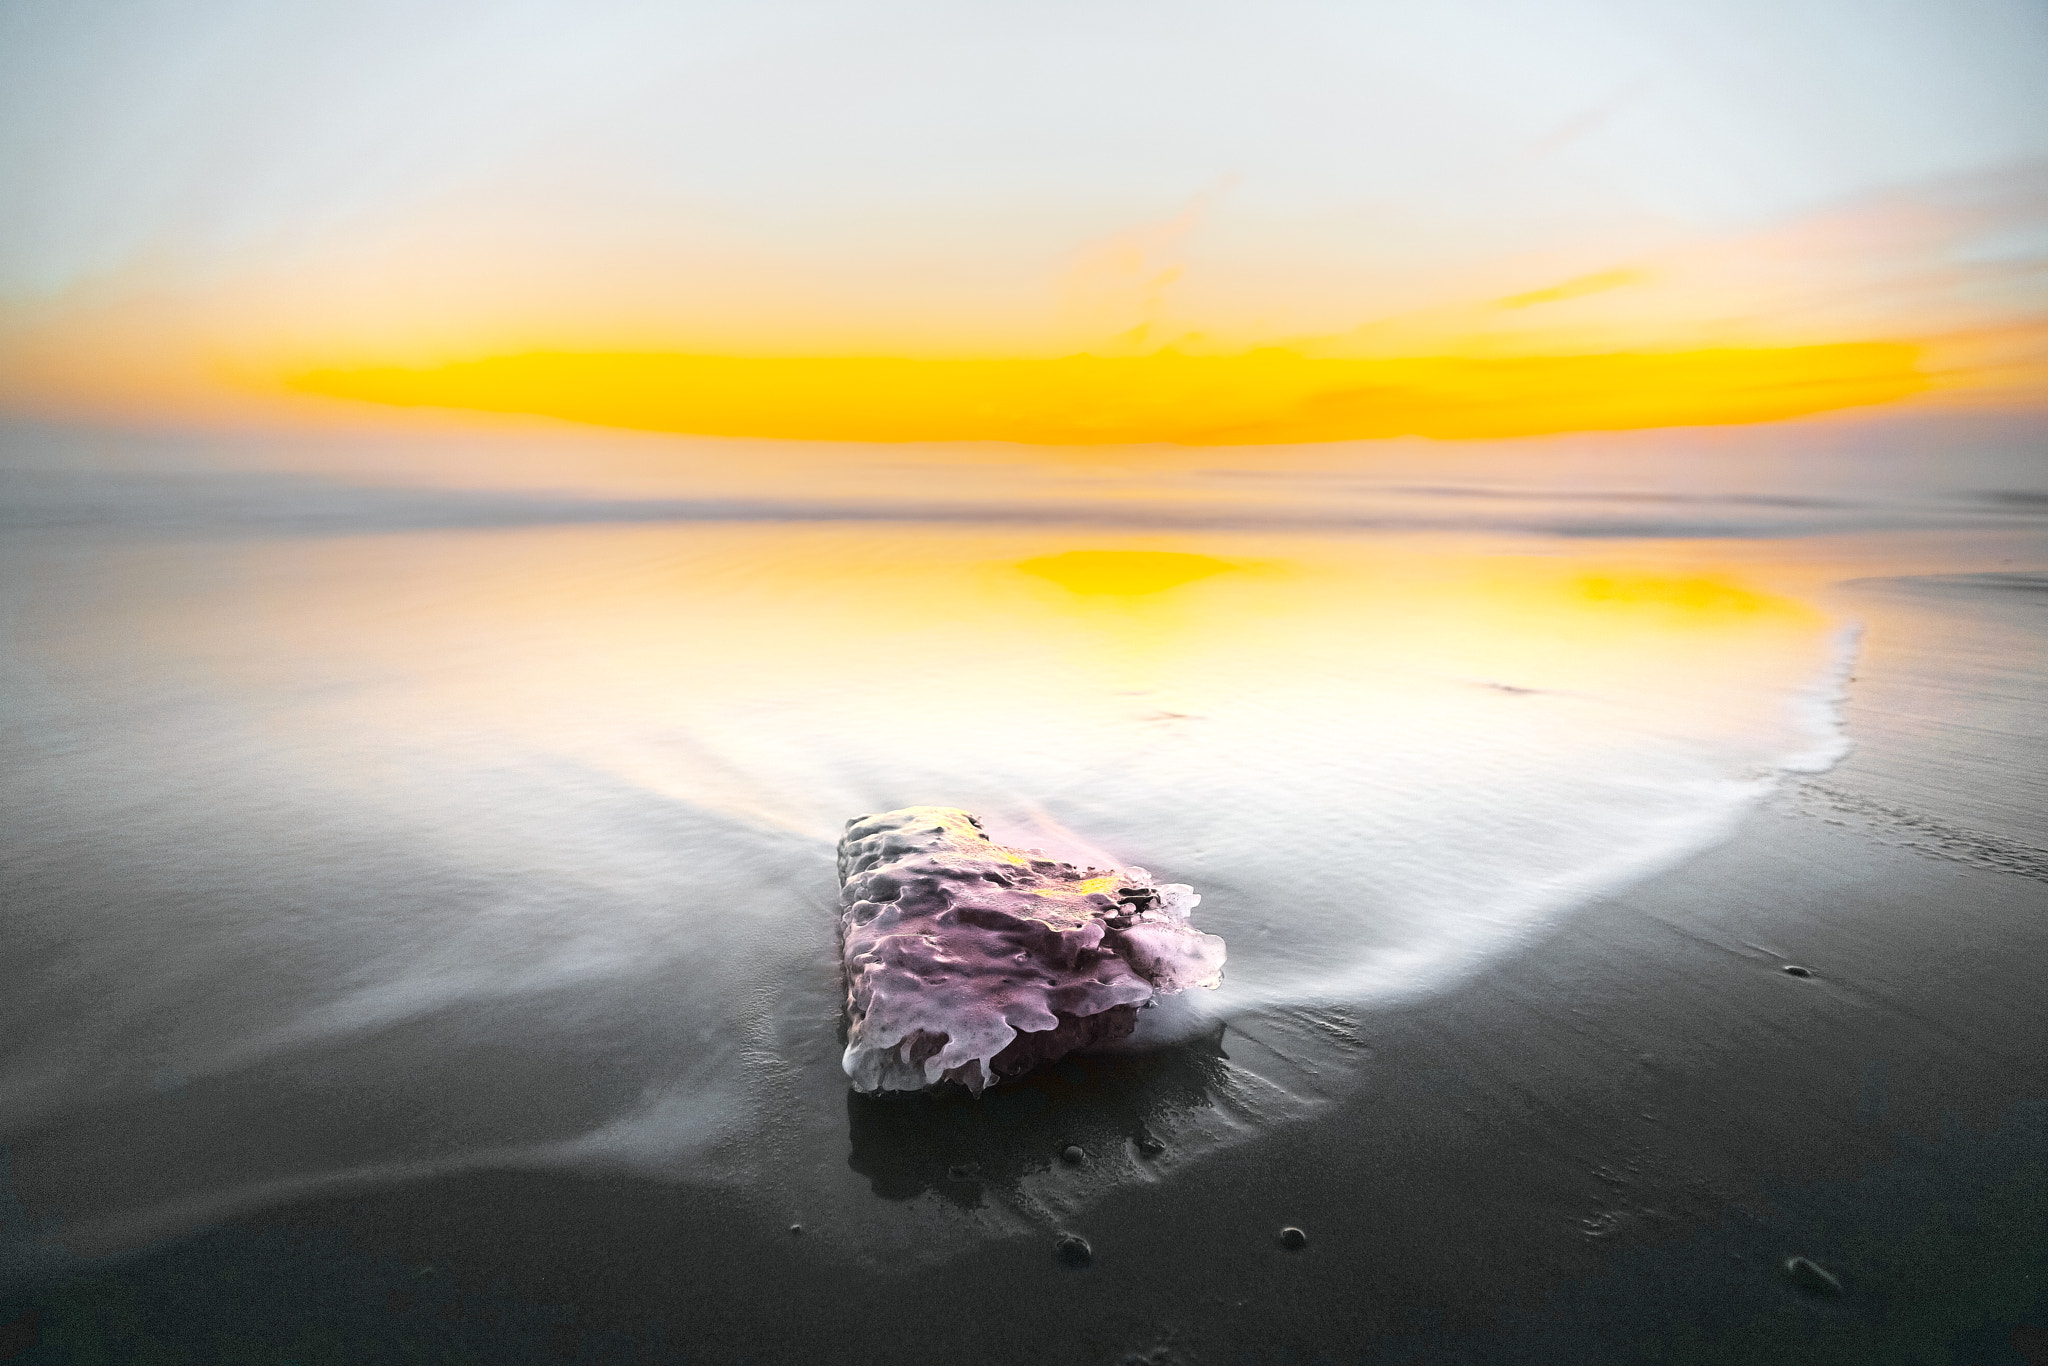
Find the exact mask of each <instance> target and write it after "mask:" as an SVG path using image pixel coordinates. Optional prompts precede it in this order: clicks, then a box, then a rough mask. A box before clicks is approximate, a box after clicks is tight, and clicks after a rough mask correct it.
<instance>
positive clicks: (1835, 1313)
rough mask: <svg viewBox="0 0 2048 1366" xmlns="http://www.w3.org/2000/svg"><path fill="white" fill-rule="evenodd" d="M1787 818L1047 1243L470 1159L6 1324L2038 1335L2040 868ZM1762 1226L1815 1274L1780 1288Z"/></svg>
mask: <svg viewBox="0 0 2048 1366" xmlns="http://www.w3.org/2000/svg"><path fill="white" fill-rule="evenodd" d="M1826 810H1828V808H1827V807H1826V805H1825V804H1824V803H1823V804H1821V805H1819V806H1817V807H1816V808H1815V809H1814V810H1812V811H1801V810H1794V809H1783V808H1780V809H1774V810H1770V811H1766V812H1762V813H1759V814H1758V815H1757V816H1756V817H1755V818H1754V819H1753V820H1752V821H1751V822H1750V823H1749V825H1748V827H1747V828H1746V829H1745V830H1744V831H1743V833H1742V835H1741V836H1740V837H1739V838H1738V839H1737V840H1736V841H1734V842H1733V843H1731V844H1730V845H1728V846H1726V847H1724V848H1722V849H1719V850H1716V851H1714V852H1713V853H1710V854H1708V855H1706V856H1704V857H1702V858H1700V859H1698V860H1696V861H1694V862H1692V863H1691V864H1689V865H1687V866H1686V867H1685V868H1684V869H1681V870H1679V871H1678V872H1676V873H1674V874H1671V875H1669V876H1667V877H1664V878H1661V879H1659V880H1657V881H1656V882H1654V883H1653V884H1651V885H1649V886H1646V887H1643V888H1641V889H1639V890H1637V891H1635V892H1633V893H1631V894H1629V895H1627V896H1624V897H1620V898H1615V899H1613V900H1610V901H1608V902H1606V903H1604V904H1602V905H1599V906H1595V907H1591V908H1588V909H1587V910H1586V911H1585V912H1584V913H1583V914H1581V915H1580V916H1578V917H1576V918H1575V919H1574V921H1573V922H1572V924H1571V925H1570V926H1569V927H1568V928H1567V929H1565V930H1564V931H1562V932H1560V933H1559V934H1557V935H1556V936H1554V937H1553V938H1552V939H1550V940H1549V941H1548V942H1547V943H1546V944H1544V945H1543V946H1542V947H1541V948H1540V949H1538V950H1537V951H1536V952H1534V953H1532V954H1531V955H1529V956H1528V957H1526V958H1523V959H1520V960H1517V961H1515V962H1512V963H1510V964H1507V965H1504V966H1503V967H1502V968H1501V969H1499V970H1498V971H1494V972H1490V973H1487V974H1485V975H1484V976H1483V977H1481V978H1480V979H1478V980H1476V981H1474V982H1472V983H1471V984H1470V985H1469V986H1468V987H1466V988H1464V989H1461V990H1459V991H1457V992H1454V993H1453V994H1451V995H1450V996H1448V997H1446V998H1444V999H1441V1000H1437V1001H1433V1002H1431V1003H1429V1004H1428V1005H1427V1006H1425V1007H1421V1008H1417V1009H1413V1010H1408V1011H1402V1012H1399V1013H1397V1014H1394V1015H1392V1016H1380V1017H1375V1018H1373V1019H1371V1020H1369V1021H1361V1022H1359V1025H1358V1030H1359V1036H1360V1038H1361V1039H1362V1040H1363V1043H1362V1045H1361V1047H1363V1048H1364V1049H1367V1050H1369V1054H1370V1060H1369V1062H1368V1063H1367V1065H1366V1069H1365V1071H1366V1082H1365V1085H1364V1086H1363V1087H1362V1088H1361V1090H1360V1092H1359V1094H1357V1095H1356V1096H1355V1097H1354V1098H1353V1099H1352V1100H1350V1101H1349V1102H1348V1103H1346V1104H1344V1105H1342V1106H1341V1107H1339V1108H1338V1109H1336V1110H1334V1111H1333V1112H1330V1113H1328V1114H1325V1115H1322V1116H1319V1117H1318V1118H1317V1119H1315V1120H1314V1121H1313V1122H1311V1123H1307V1124H1303V1125H1301V1126H1298V1127H1296V1128H1292V1129H1289V1130H1287V1131H1286V1132H1284V1133H1282V1134H1278V1135H1275V1136H1273V1137H1272V1138H1271V1139H1270V1140H1268V1141H1266V1142H1262V1143H1254V1144H1250V1145H1247V1146H1243V1147H1240V1148H1237V1149H1235V1150H1232V1151H1228V1152H1225V1153H1221V1154H1218V1155H1216V1156H1215V1157H1213V1158H1212V1159H1211V1160H1209V1161H1207V1162H1205V1163H1203V1164H1202V1165H1200V1166H1199V1167H1197V1168H1195V1169H1193V1170H1190V1171H1186V1172H1183V1173H1181V1174H1179V1175H1178V1176H1177V1177H1176V1179H1175V1180H1173V1181H1172V1182H1169V1183H1165V1184H1162V1185H1159V1186H1156V1187H1151V1188H1146V1189H1141V1190H1134V1191H1127V1192H1124V1193H1121V1194H1117V1195H1113V1196H1111V1197H1110V1198H1109V1199H1107V1200H1105V1201H1103V1202H1102V1203H1101V1204H1099V1205H1097V1206H1095V1207H1094V1208H1093V1209H1091V1210H1090V1211H1089V1212H1088V1214H1087V1216H1086V1217H1085V1218H1084V1219H1082V1220H1080V1221H1078V1224H1077V1228H1078V1231H1079V1232H1081V1233H1082V1234H1083V1235H1084V1236H1086V1237H1087V1238H1088V1239H1089V1241H1090V1243H1091V1244H1092V1247H1093V1250H1094V1263H1093V1265H1092V1266H1089V1267H1088V1268H1086V1269H1084V1270H1072V1269H1069V1268H1067V1267H1064V1266H1062V1265H1060V1264H1059V1263H1058V1262H1056V1261H1055V1258H1054V1252H1053V1245H1052V1240H1051V1238H1050V1237H1048V1238H1044V1239H1030V1238H1017V1239H1005V1240H1001V1241H998V1242H995V1243H992V1244H991V1245H989V1246H988V1247H985V1248H983V1249H981V1250H979V1251H976V1252H973V1253H970V1254H968V1255H965V1256H962V1257H959V1258H957V1259H954V1260H951V1261H949V1262H947V1263H945V1264H944V1265H941V1266H938V1267H930V1266H918V1267H905V1268H891V1267H888V1266H880V1265H872V1264H853V1265H849V1264H847V1263H846V1262H845V1261H844V1260H842V1259H840V1258H837V1257H833V1256H825V1255H819V1254H816V1253H814V1252H813V1251H812V1245H811V1244H810V1243H809V1242H807V1238H808V1237H809V1236H810V1233H809V1231H808V1230H807V1231H806V1232H804V1233H792V1232H791V1231H789V1230H788V1229H787V1227H786V1226H785V1224H784V1222H783V1221H782V1220H781V1219H780V1218H778V1217H776V1216H775V1214H774V1213H772V1212H771V1210H770V1209H769V1208H766V1207H765V1206H767V1205H770V1204H771V1203H772V1201H770V1200H766V1199H762V1198H759V1196H760V1195H765V1194H766V1193H758V1194H757V1196H756V1198H746V1197H744V1196H739V1195H734V1194H729V1193H722V1192H711V1191H703V1190H691V1189H687V1188H678V1187H674V1186H668V1185H658V1184H653V1183H647V1182H637V1181H632V1180H624V1179H617V1180H608V1179H600V1178H589V1177H580V1178H579V1177H568V1176H535V1175H511V1174H502V1173H493V1174H475V1175H467V1176H457V1177H450V1178H447V1179H443V1180H437V1181H429V1182H424V1183H422V1184H420V1185H418V1186H414V1187H407V1188H403V1189H398V1190H388V1191H379V1192H374V1193H370V1194H366V1195H356V1196H343V1197H337V1198H333V1199H327V1200H315V1201H310V1202H306V1203H303V1204H299V1205H296V1206H293V1207H290V1208H287V1209H283V1210H271V1211H265V1212H263V1213H261V1214H257V1215H252V1216H250V1217H248V1218H245V1219H241V1220H236V1221H233V1222H231V1223H229V1224H227V1225H224V1226H222V1227H220V1228H217V1229H214V1230H210V1231H208V1232H206V1233H203V1234H200V1235H198V1236H196V1237H192V1238H189V1239H185V1240H182V1241H179V1242H176V1243H174V1244H172V1245H170V1246H167V1247H163V1248H160V1249H155V1250H152V1251H150V1252H148V1253H145V1254H143V1255H141V1256H139V1257H133V1258H130V1259H126V1260H123V1261H120V1262H118V1263H116V1264H114V1265H112V1266H110V1267H106V1268H103V1269H95V1270H92V1271H86V1272H81V1273H78V1274H76V1275H74V1276H69V1277H66V1278H64V1279H63V1280H61V1281H60V1282H59V1283H57V1284H54V1285H49V1286H46V1287H38V1288H35V1289H29V1290H21V1291H17V1292H16V1293H15V1294H14V1295H13V1296H12V1297H10V1300H9V1318H10V1321H11V1324H12V1326H11V1327H10V1328H9V1330H8V1331H9V1332H10V1333H11V1334H12V1335H13V1337H12V1338H11V1339H10V1341H11V1342H12V1343H14V1344H16V1345H17V1346H18V1347H21V1348H25V1349H26V1350H23V1351H21V1352H20V1353H19V1355H18V1356H17V1358H16V1359H19V1360H24V1361H30V1362H38V1361H52V1362H56V1361H89V1360H106V1361H119V1360H132V1361H148V1360H163V1361H183V1360H264V1361H269V1360H283V1359H294V1360H302V1361H348V1362H362V1361H392V1362H402V1361H420V1360H424V1361H442V1360H449V1361H457V1360H477V1361H506V1360H541V1361H556V1360H560V1361H613V1360H617V1361H639V1360H702V1361H762V1362H778V1361H802V1360H834V1361H861V1362H866V1361H874V1362H886V1361H934V1362H938V1361H963V1360H974V1361H1004V1362H1048V1361H1103V1362H1121V1361H1129V1360H1143V1361H1150V1362H1162V1363H1163V1362H1182V1361H1185V1362H1190V1363H1194V1362H1312V1361H1353V1360H1363V1361H1375V1362H1378V1361H1388V1362H1407V1361H1414V1362H1440V1361H1472V1362H1498V1361H1517V1362H1522V1361H1527V1362H1571V1361H1634V1360H1644V1361H1699V1362H1765V1361H1771V1362H1776V1361H1783V1362H1843V1363H1851V1362H1854V1363H1868V1362H1902V1363H1903V1362H1919V1361H1958V1362H1962V1361H1973V1362H1985V1363H2003V1362H2027V1363H2031V1362H2035V1361H2039V1360H2041V1359H2042V1358H2041V1351H2042V1348H2041V1342H2042V1337H2041V1333H2040V1329H2041V1326H2042V1325H2043V1323H2044V1321H2048V1279H2044V1276H2048V1097H2044V1094H2043V1091H2044V1087H2043V1080H2044V1078H2043V1063H2042V1059H2043V1058H2044V1057H2048V1019H2044V1012H2043V1011H2042V1010H2041V1009H2040V1001H2041V979H2040V964H2041V963H2042V962H2043V961H2044V957H2043V955H2048V885H2044V882H2043V881H2042V880H2041V878H2040V877H2039V874H2038V872H2036V874H2035V875H2034V876H2026V875H2023V874H2021V873H2016V872H2003V871H1995V870H1992V869H1989V868H1985V867H1982V866H1978V865H1975V864H1973V863H1970V862H1957V861H1951V860H1949V859H1947V858H1943V857H1938V856H1933V855H1930V853H1928V852H1926V851H1925V849H1924V847H1916V845H1915V843H1914V842H1913V840H1912V835H1911V833H1910V832H1905V831H1900V830H1898V829H1897V828H1896V827H1886V826H1884V825H1882V824H1877V823H1870V822H1867V821H1865V820H1864V819H1862V818H1858V817H1854V816H1850V817H1846V818H1845V817H1841V816H1837V815H1823V814H1820V813H1821V812H1823V811H1826ZM1837 820H1842V821H1845V822H1846V823H1844V824H1834V823H1832V822H1834V821H1837ZM1787 963H1793V964H1797V965H1799V966H1804V967H1808V968H1810V969H1811V975H1810V976H1807V977H1794V976H1790V975H1788V974H1787V973H1786V972H1785V971H1784V968H1785V966H1786V964H1787ZM1228 1046H1229V1044H1228V1041H1227V1039H1226V1041H1225V1043H1224V1047H1225V1048H1228ZM1073 1070H1074V1072H1075V1076H1076V1079H1077V1080H1076V1083H1075V1084H1073V1085H1072V1087H1071V1089H1070V1090H1069V1089H1068V1088H1066V1087H1056V1088H1049V1089H1051V1095H1052V1103H1051V1105H1050V1106H1049V1107H1048V1108H1049V1110H1050V1116H1049V1117H1048V1119H1047V1121H1046V1122H1044V1123H1042V1124H1034V1125H1030V1126H1027V1127H1026V1129H1025V1130H1024V1135H1025V1137H1023V1138H1022V1139H1021V1141H1020V1146H1024V1147H1025V1149H1026V1150H1025V1151H1022V1152H1018V1151H1015V1150H1014V1149H1012V1150H1007V1151H1006V1150H1005V1147H1004V1145H1003V1144H1002V1143H1001V1142H996V1141H991V1139H990V1137H989V1136H988V1135H986V1134H979V1135H972V1136H968V1137H963V1138H962V1139H961V1140H960V1141H959V1142H958V1144H957V1146H951V1145H949V1144H947V1143H946V1142H943V1141H936V1142H935V1141H931V1140H927V1141H926V1142H925V1143H924V1144H923V1145H922V1146H919V1145H917V1144H916V1143H914V1142H906V1141H903V1139H902V1136H901V1135H900V1134H891V1133H889V1132H887V1130H886V1129H884V1130H883V1131H882V1132H881V1133H878V1134H865V1133H863V1132H862V1129H861V1127H860V1125H859V1122H858V1121H856V1123H855V1126H854V1129H853V1133H852V1136H851V1147H852V1153H851V1156H850V1158H849V1160H851V1161H854V1162H856V1163H859V1162H861V1161H862V1159H863V1157H865V1158H866V1160H867V1161H869V1162H871V1163H873V1164H874V1165H873V1169H872V1172H871V1174H872V1175H873V1176H874V1179H875V1186H876V1190H877V1194H878V1198H881V1199H889V1198H897V1199H901V1198H906V1197H907V1196H910V1195H911V1194H913V1193H915V1192H918V1191H920V1190H927V1189H932V1188H937V1187H942V1186H944V1185H945V1184H946V1183H947V1182H948V1176H947V1170H948V1168H949V1167H950V1166H951V1165H955V1164H956V1163H957V1161H958V1159H959V1158H960V1157H961V1155H962V1154H971V1155H972V1156H975V1157H980V1158H982V1159H983V1160H984V1161H988V1160H989V1159H991V1158H993V1159H994V1160H995V1161H998V1162H1000V1161H1009V1162H1013V1163H1020V1164H1030V1165H1039V1166H1056V1165H1057V1161H1058V1159H1057V1156H1056V1150H1054V1149H1053V1148H1052V1147H1051V1141H1052V1140H1053V1139H1055V1138H1056V1137H1064V1136H1066V1133H1067V1129H1066V1128H1063V1127H1062V1125H1061V1124H1060V1122H1059V1121H1060V1120H1061V1119H1062V1118H1065V1117H1066V1115H1067V1114H1071V1115H1073V1116H1074V1117H1075V1119H1076V1121H1077V1122H1078V1123H1079V1124H1082V1125H1087V1126H1091V1127H1092V1126H1094V1125H1096V1124H1098V1123H1099V1122H1100V1118H1101V1115H1102V1112H1103V1111H1105V1110H1107V1111H1111V1112H1114V1111H1115V1109H1116V1107H1117V1099H1116V1097H1115V1096H1113V1095H1107V1096H1106V1095H1104V1094H1102V1092H1103V1091H1104V1090H1106V1089H1108V1088H1109V1087H1111V1086H1113V1085H1115V1082H1116V1079H1115V1078H1111V1077H1107V1076H1104V1075H1102V1072H1101V1070H1100V1068H1099V1065H1098V1066H1097V1067H1077V1068H1075V1069H1073ZM1063 1111H1064V1112H1065V1113H1064V1114H1063ZM1136 1138H1137V1135H1130V1136H1129V1137H1128V1138H1127V1140H1126V1141H1128V1142H1133V1143H1135V1141H1136ZM864 1144H870V1145H873V1146H875V1147H877V1148H879V1149H880V1151H879V1152H869V1153H865V1154H864V1153H863V1152H862V1148H863V1145H864ZM954 1184H956V1185H957V1184H962V1183H958V1182H955V1183H954ZM14 1217H15V1219H16V1220H19V1219H21V1218H22V1217H23V1216H22V1215H21V1213H20V1212H18V1211H17V1213H16V1214H15V1216H14ZM1286 1224H1294V1225H1298V1226H1300V1227H1302V1228H1303V1229H1304V1230H1305V1231H1307V1233H1308V1235H1309V1242H1308V1245H1307V1247H1306V1248H1305V1249H1303V1250H1301V1251H1299V1252H1288V1251H1285V1250H1283V1249H1282V1248H1281V1247H1280V1246H1279V1245H1278V1242H1277V1237H1276V1235H1277V1233H1278V1230H1279V1229H1280V1228H1281V1227H1282V1226H1283V1225H1286ZM17 1228H18V1225H17ZM855 1237H856V1239H857V1237H858V1234H857V1231H856V1232H855ZM1793 1256H1805V1257H1808V1258H1810V1259H1812V1260H1813V1261H1814V1262H1815V1263H1817V1264H1818V1265H1820V1266H1821V1267H1824V1268H1826V1269H1827V1270H1828V1272H1830V1273H1831V1274H1832V1275H1833V1276H1835V1277H1836V1278H1838V1280H1839V1281H1840V1283H1841V1286H1842V1289H1841V1293H1839V1294H1838V1295H1830V1294H1825V1293H1815V1292H1813V1291H1810V1290H1807V1289H1803V1288H1802V1287H1801V1286H1799V1285H1798V1284H1796V1283H1794V1281H1793V1280H1792V1279H1791V1278H1789V1277H1788V1276H1787V1275H1786V1274H1785V1272H1784V1270H1783V1264H1784V1262H1785V1261H1786V1259H1787V1258H1789V1257H1793ZM30 1343H35V1344H38V1345H35V1346H33V1347H30V1346H28V1344H30Z"/></svg>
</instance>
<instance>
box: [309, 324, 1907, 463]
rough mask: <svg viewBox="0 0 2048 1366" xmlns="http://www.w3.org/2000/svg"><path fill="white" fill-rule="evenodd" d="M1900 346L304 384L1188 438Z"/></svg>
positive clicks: (1640, 420) (1365, 427)
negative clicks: (1507, 356)
mask: <svg viewBox="0 0 2048 1366" xmlns="http://www.w3.org/2000/svg"><path fill="white" fill-rule="evenodd" d="M1918 357H1919V353H1918V349H1917V348H1915V347H1913V346H1911V345H1908V344H1905V343H1899V342H1840V343H1832V344H1828V345H1818V346H1784V347H1748V348H1739V347H1728V348H1720V349H1708V350H1693V351H1671V352H1623V353H1613V354H1596V355H1576V356H1522V357H1509V358H1499V357H1456V356H1448V357H1446V356H1439V357H1419V358H1409V359H1393V360H1341V359H1323V358H1318V357H1311V356H1306V355H1303V354H1301V353H1300V352H1297V351H1290V350H1282V349H1277V348H1276V349H1268V350H1259V351H1250V352H1246V353H1245V354H1242V355H1235V356H1191V355H1183V354H1181V353H1179V352H1174V351H1165V352H1160V353H1158V354H1155V355H1149V356H1117V357H1104V356H1089V355H1081V356H1068V357H1065V358H1062V359H1056V360H1055V359H1046V360H1031V359H1024V360H906V359H890V358H867V357H810V358H805V357H735V356H693V355H670V354H660V353H638V352H618V353H582V352H555V351H537V352H530V353H527V354H523V355H512V356H496V357H491V358H487V359H483V360H474V361H461V362H456V363H453V364H448V365H439V366H432V367H426V368H416V369H409V368H402V367H394V366H381V367H369V368H361V369H327V370H315V371H311V372H308V373H305V374H301V375H298V376H296V377H294V378H293V379H292V380H291V381H290V385H291V387H292V388H294V389H297V390H299V391H301V392H304V393H314V394H324V395H329V396H332V397H337V398H349V399H361V400H367V401H369V402H373V403H387V404H400V405H409V406H431V407H442V408H467V409H475V410H481V411H486V412H500V413H533V414H538V415H544V416H548V417H557V418H567V419H569V420H571V421H577V422H590V423H597V424H601V425H604V426H613V427H636V428H642V429H646V430H652V431H666V432H690V433H696V434H699V435H705V436H740V437H780V438H794V439H804V440H830V441H1016V442H1027V443H1033V444H1040V445H1061V446H1068V445H1097V444H1123V443H1138V442H1170V443H1177V444H1181V445H1188V446H1227V445H1265V444H1269V443H1285V442H1300V441H1345V440H1355V439H1360V438H1368V437H1392V436H1426V437H1445V438H1468V437H1469V438H1484V437H1510V436H1532V435H1537V434H1541V433H1545V432H1568V431H1593V430H1612V429H1620V428H1639V427H1670V426H1694V425H1715V424H1725V423H1747V422H1769V421H1774V420H1777V419H1780V418H1788V417H1799V416H1802V415H1805V414H1808V413H1818V412H1826V411H1829V410H1832V409H1837V408H1848V407H1855V406H1859V405H1864V404H1873V403H1884V402H1888V401H1891V400H1893V399H1899V398H1904V397H1906V396H1908V395H1910V394H1914V393H1917V392H1919V391H1920V390H1922V389H1925V388H1926V387H1928V380H1927V378H1926V376H1924V375H1923V374H1922V373H1921V372H1920V370H1919V369H1918V367H1917V361H1918Z"/></svg>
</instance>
